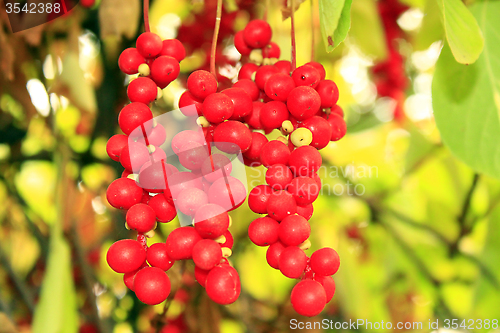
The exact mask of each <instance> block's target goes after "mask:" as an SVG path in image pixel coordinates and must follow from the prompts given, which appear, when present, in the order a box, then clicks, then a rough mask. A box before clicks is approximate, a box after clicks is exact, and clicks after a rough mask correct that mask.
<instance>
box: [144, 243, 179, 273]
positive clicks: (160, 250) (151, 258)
mask: <svg viewBox="0 0 500 333" xmlns="http://www.w3.org/2000/svg"><path fill="white" fill-rule="evenodd" d="M146 260H147V261H148V263H149V264H150V265H151V266H153V267H158V268H160V269H161V270H163V271H168V270H169V269H170V268H171V267H172V266H173V265H174V262H175V261H174V260H172V259H170V258H169V257H168V254H167V244H165V243H155V244H153V245H151V246H150V247H149V248H148V251H147V255H146Z"/></svg>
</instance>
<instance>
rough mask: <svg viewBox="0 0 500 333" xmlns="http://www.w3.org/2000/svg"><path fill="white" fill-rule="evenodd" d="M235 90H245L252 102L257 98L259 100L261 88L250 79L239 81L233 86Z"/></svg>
mask: <svg viewBox="0 0 500 333" xmlns="http://www.w3.org/2000/svg"><path fill="white" fill-rule="evenodd" d="M233 88H241V89H243V90H244V91H245V92H246V93H247V94H248V96H250V98H251V99H252V101H256V100H257V98H259V92H260V91H259V88H258V87H257V85H256V84H255V82H253V81H252V80H250V79H241V80H238V81H237V82H236V83H235V84H233ZM249 114H250V113H249Z"/></svg>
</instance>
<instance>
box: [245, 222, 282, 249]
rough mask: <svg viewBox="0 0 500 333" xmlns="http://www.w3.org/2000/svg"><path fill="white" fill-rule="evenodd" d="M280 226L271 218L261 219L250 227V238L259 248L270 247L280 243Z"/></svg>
mask: <svg viewBox="0 0 500 333" xmlns="http://www.w3.org/2000/svg"><path fill="white" fill-rule="evenodd" d="M279 226H280V224H279V223H278V222H277V221H276V220H273V219H272V218H269V217H259V218H258V219H255V220H253V221H252V223H250V225H249V226H248V237H250V240H251V241H252V243H254V244H255V245H257V246H268V245H271V244H274V243H276V242H277V241H278V229H279Z"/></svg>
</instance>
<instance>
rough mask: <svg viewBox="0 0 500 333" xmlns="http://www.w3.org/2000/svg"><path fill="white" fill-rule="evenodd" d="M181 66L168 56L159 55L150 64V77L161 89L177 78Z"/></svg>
mask: <svg viewBox="0 0 500 333" xmlns="http://www.w3.org/2000/svg"><path fill="white" fill-rule="evenodd" d="M180 70H181V68H180V66H179V62H178V61H177V60H176V59H175V58H173V57H170V56H165V55H164V56H159V57H158V58H156V59H155V61H154V62H153V64H152V65H151V78H152V79H153V80H154V81H155V83H156V84H157V85H158V87H160V88H161V89H163V88H165V87H166V86H168V84H169V83H170V82H172V81H173V80H175V79H177V77H178V76H179V72H180Z"/></svg>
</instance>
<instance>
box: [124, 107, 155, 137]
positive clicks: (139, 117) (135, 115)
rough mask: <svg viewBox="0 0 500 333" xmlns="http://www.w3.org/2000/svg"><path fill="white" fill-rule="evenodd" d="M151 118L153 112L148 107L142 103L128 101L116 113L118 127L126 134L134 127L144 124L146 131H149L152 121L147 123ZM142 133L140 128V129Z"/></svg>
mask: <svg viewBox="0 0 500 333" xmlns="http://www.w3.org/2000/svg"><path fill="white" fill-rule="evenodd" d="M151 119H153V113H152V112H151V110H150V109H149V107H148V106H147V105H145V104H143V103H130V104H127V105H125V106H124V107H123V109H122V110H121V111H120V114H119V115H118V124H119V125H120V129H121V130H122V131H123V133H125V134H126V135H129V134H130V133H132V131H134V129H136V128H138V127H140V126H141V125H144V126H145V130H146V129H147V130H146V132H149V131H150V130H151V127H152V122H150V123H147V122H148V121H149V120H151ZM140 131H141V132H140V133H141V134H142V128H141V130H140Z"/></svg>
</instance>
